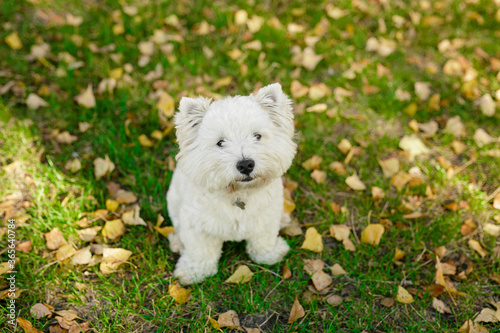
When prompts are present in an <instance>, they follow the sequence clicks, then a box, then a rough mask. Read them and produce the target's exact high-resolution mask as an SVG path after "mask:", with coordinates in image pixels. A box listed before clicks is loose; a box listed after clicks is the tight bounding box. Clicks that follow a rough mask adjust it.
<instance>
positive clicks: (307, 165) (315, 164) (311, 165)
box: [302, 155, 323, 170]
mask: <svg viewBox="0 0 500 333" xmlns="http://www.w3.org/2000/svg"><path fill="white" fill-rule="evenodd" d="M322 160H323V159H322V158H321V156H318V155H313V156H312V157H311V158H309V159H307V160H306V161H304V163H302V167H303V168H304V169H306V170H313V169H319V165H320V163H321V161H322Z"/></svg>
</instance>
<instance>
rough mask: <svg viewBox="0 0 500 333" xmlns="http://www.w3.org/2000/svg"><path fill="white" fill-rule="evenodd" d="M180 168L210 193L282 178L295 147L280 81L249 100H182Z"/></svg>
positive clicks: (289, 106)
mask: <svg viewBox="0 0 500 333" xmlns="http://www.w3.org/2000/svg"><path fill="white" fill-rule="evenodd" d="M175 124H176V129H177V141H178V144H179V148H180V151H179V154H178V155H177V160H178V167H179V168H180V169H181V170H182V171H183V172H184V173H185V174H186V176H187V177H189V178H190V179H191V181H193V182H194V183H195V184H197V185H198V186H202V187H204V188H206V189H207V190H210V191H217V190H224V189H227V190H239V189H246V188H255V187H259V186H262V185H264V184H266V183H268V182H269V181H270V180H271V179H274V178H277V177H281V176H282V175H283V174H284V173H285V172H286V170H288V168H289V167H290V165H291V163H292V160H293V157H294V156H295V152H296V149H297V146H296V144H295V142H294V141H293V136H294V124H293V112H292V102H291V100H290V99H289V98H288V96H286V95H285V94H284V93H283V91H282V89H281V85H280V84H279V83H275V84H271V85H268V86H266V87H264V88H262V89H260V90H259V91H258V93H257V94H256V95H255V96H254V95H250V96H235V97H227V98H225V99H223V100H220V101H215V102H212V101H211V100H209V99H206V98H202V97H200V98H196V99H193V98H186V97H184V98H182V100H181V102H180V106H179V112H177V113H176V115H175Z"/></svg>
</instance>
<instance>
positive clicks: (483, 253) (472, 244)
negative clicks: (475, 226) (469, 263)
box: [467, 239, 488, 258]
mask: <svg viewBox="0 0 500 333" xmlns="http://www.w3.org/2000/svg"><path fill="white" fill-rule="evenodd" d="M467 244H468V245H469V246H470V247H471V248H472V249H473V250H474V251H476V252H477V253H479V255H481V257H483V258H484V257H486V256H487V255H488V251H486V250H485V249H484V248H483V247H482V246H481V243H479V242H478V241H477V240H475V239H470V240H469V241H468V242H467Z"/></svg>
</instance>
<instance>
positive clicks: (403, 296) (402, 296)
mask: <svg viewBox="0 0 500 333" xmlns="http://www.w3.org/2000/svg"><path fill="white" fill-rule="evenodd" d="M396 301H398V302H400V303H403V304H410V303H413V302H414V299H413V296H412V295H411V294H410V293H409V292H408V290H406V289H405V288H403V287H401V286H398V294H397V295H396Z"/></svg>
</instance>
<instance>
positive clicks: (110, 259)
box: [100, 248, 132, 274]
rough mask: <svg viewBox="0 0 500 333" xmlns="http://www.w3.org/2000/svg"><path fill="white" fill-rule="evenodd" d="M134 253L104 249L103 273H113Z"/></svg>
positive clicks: (118, 249)
mask: <svg viewBox="0 0 500 333" xmlns="http://www.w3.org/2000/svg"><path fill="white" fill-rule="evenodd" d="M131 255H132V252H131V251H129V250H125V249H120V248H103V249H102V262H101V265H100V269H101V272H103V273H104V274H110V273H113V272H114V271H116V270H117V269H118V267H119V266H120V265H121V264H123V263H124V262H126V261H127V260H128V259H129V258H130V256H131Z"/></svg>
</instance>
